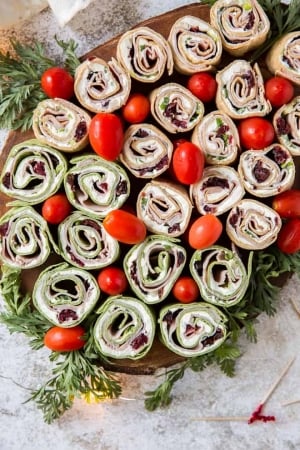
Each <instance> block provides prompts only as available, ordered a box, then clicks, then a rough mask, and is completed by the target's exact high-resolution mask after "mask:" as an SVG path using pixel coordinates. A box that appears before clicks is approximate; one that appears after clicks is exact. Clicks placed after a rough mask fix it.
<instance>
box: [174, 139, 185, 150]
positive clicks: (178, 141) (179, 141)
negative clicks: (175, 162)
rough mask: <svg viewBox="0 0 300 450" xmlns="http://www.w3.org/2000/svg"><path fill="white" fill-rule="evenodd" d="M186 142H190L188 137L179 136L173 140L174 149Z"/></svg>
mask: <svg viewBox="0 0 300 450" xmlns="http://www.w3.org/2000/svg"><path fill="white" fill-rule="evenodd" d="M185 142H189V141H188V140H187V139H184V138H178V139H174V141H173V150H175V149H176V148H177V147H179V145H181V144H184V143H185Z"/></svg>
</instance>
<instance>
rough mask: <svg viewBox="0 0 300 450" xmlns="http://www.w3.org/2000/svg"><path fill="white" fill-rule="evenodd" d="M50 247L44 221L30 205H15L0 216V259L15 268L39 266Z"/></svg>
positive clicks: (51, 243)
mask: <svg viewBox="0 0 300 450" xmlns="http://www.w3.org/2000/svg"><path fill="white" fill-rule="evenodd" d="M52 247H53V248H54V249H55V250H57V247H56V246H55V244H54V241H53V240H52V238H51V235H50V231H49V228H48V225H47V222H46V221H45V220H44V219H43V217H42V216H41V215H40V214H38V213H37V212H36V211H35V210H34V209H33V208H32V207H31V206H23V207H15V208H11V209H10V210H8V212H7V213H6V214H4V215H3V216H2V217H1V218H0V258H1V260H2V262H3V263H4V264H7V265H8V266H10V267H14V268H17V269H32V268H34V267H38V266H40V265H42V264H43V263H44V262H45V261H46V260H47V258H48V256H49V254H50V252H51V249H52Z"/></svg>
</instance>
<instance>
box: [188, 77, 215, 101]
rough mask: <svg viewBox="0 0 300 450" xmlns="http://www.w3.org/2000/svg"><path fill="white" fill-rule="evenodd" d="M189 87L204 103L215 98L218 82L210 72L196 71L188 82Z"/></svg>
mask: <svg viewBox="0 0 300 450" xmlns="http://www.w3.org/2000/svg"><path fill="white" fill-rule="evenodd" d="M187 88H188V89H189V90H190V91H191V93H192V94H194V95H195V96H196V97H197V98H199V100H201V101H202V102H204V103H207V102H211V101H212V100H214V98H215V96H216V92H217V82H216V80H215V78H214V77H213V75H211V74H210V73H209V72H199V73H194V75H192V76H191V77H190V78H189V79H188V82H187Z"/></svg>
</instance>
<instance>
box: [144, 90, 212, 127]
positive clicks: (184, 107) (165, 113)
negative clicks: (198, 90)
mask: <svg viewBox="0 0 300 450" xmlns="http://www.w3.org/2000/svg"><path fill="white" fill-rule="evenodd" d="M150 103H151V113H152V115H153V117H154V118H155V120H156V121H157V122H158V123H159V124H160V125H161V126H162V127H163V128H164V129H165V130H167V131H169V133H179V132H185V131H190V130H192V129H193V128H194V127H195V126H196V125H197V123H199V122H200V120H201V119H202V117H203V115H204V106H203V103H202V102H201V101H200V100H199V99H198V98H197V97H195V96H194V95H193V94H192V93H191V92H190V91H189V90H188V89H186V88H185V87H183V86H181V85H180V84H178V83H167V84H164V85H162V86H159V87H158V88H156V89H154V90H153V91H152V92H151V93H150Z"/></svg>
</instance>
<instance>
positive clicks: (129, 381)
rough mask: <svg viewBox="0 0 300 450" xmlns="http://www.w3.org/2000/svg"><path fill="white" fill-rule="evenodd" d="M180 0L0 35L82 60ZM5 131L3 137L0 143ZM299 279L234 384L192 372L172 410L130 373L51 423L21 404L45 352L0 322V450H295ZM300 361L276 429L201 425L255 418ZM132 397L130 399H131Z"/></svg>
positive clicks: (282, 394) (281, 392) (112, 6)
mask: <svg viewBox="0 0 300 450" xmlns="http://www.w3.org/2000/svg"><path fill="white" fill-rule="evenodd" d="M189 3H190V2H188V1H179V0H164V1H163V2H158V1H157V0H139V1H135V2H132V1H130V0H126V1H122V2H120V1H119V0H99V1H97V0H94V3H93V4H91V5H90V6H89V7H88V8H87V9H85V10H84V11H82V12H80V13H79V14H78V15H77V16H76V17H75V18H74V19H73V20H72V21H71V22H70V23H69V24H68V25H67V26H65V27H64V28H63V29H61V28H60V27H59V26H58V24H57V22H56V21H55V18H54V17H53V15H52V13H51V11H50V10H49V9H48V10H45V11H43V12H41V13H39V14H38V15H36V16H35V17H33V18H32V19H31V20H30V21H26V22H24V23H22V24H20V25H18V26H16V27H14V28H10V29H8V30H6V31H0V43H1V47H2V48H4V47H5V46H6V45H7V43H8V39H9V38H10V37H15V38H17V39H20V40H22V41H23V42H24V41H28V42H32V41H34V40H36V39H38V40H40V41H41V42H43V43H44V44H45V46H46V48H47V49H48V51H49V53H50V54H55V52H56V51H57V48H56V47H55V45H54V43H53V36H54V34H57V35H58V37H59V38H63V39H68V38H70V37H72V38H74V39H75V40H76V41H77V42H78V43H79V54H84V53H85V52H87V51H88V50H90V49H92V48H93V47H95V46H96V45H98V44H99V43H101V42H105V41H106V40H107V39H109V38H111V37H112V36H114V35H115V34H118V33H120V32H122V31H124V30H126V29H127V28H128V27H130V26H133V25H135V24H136V23H138V22H140V21H141V20H143V19H146V18H148V17H150V16H153V15H157V14H160V13H162V12H165V11H167V10H170V9H172V8H175V7H177V6H181V5H184V4H189ZM4 137H5V133H4V132H3V131H2V132H1V134H0V138H1V142H2V143H3V139H4ZM299 289H300V282H299V280H298V279H297V277H295V276H294V277H293V278H292V279H291V280H290V281H289V282H288V284H287V285H286V286H285V287H284V288H283V290H282V294H281V300H280V305H279V309H278V313H277V314H276V316H275V317H272V318H269V317H266V316H264V315H262V316H261V317H260V318H259V321H258V325H257V331H258V343H257V344H251V343H249V342H248V341H246V339H243V340H242V345H243V356H242V357H241V358H240V360H239V361H238V364H237V372H236V377H235V378H233V379H230V378H227V377H226V376H225V375H223V374H221V372H220V371H219V369H218V368H215V367H211V368H209V369H207V370H206V371H205V372H202V373H200V374H195V373H192V372H187V373H186V375H185V377H184V379H183V380H181V381H180V382H178V383H177V385H176V387H175V389H174V392H173V403H172V404H171V406H170V407H168V408H167V409H160V410H157V411H155V412H153V413H149V412H147V411H146V410H145V409H144V405H143V392H145V391H146V390H149V389H152V388H154V387H155V386H157V384H158V383H159V380H158V379H157V378H156V377H154V376H125V375H122V376H121V377H120V378H121V380H122V383H123V398H122V399H119V400H115V401H107V402H104V403H101V404H98V405H87V404H86V403H84V402H83V401H76V402H75V405H74V407H73V408H72V409H71V410H70V411H68V412H67V413H65V414H64V416H63V417H62V418H61V419H60V420H58V421H56V422H55V423H53V424H52V425H50V426H49V425H46V424H45V423H44V422H43V419H42V416H41V413H40V412H39V411H38V410H37V409H36V406H35V404H34V403H26V404H24V403H23V402H24V401H25V400H26V399H27V397H28V390H27V389H30V388H36V387H37V386H38V385H39V384H40V383H43V382H44V381H46V379H47V378H48V376H49V369H50V366H49V363H48V352H47V351H46V350H45V351H39V352H33V351H32V350H31V349H30V348H29V346H28V345H27V343H26V340H25V339H24V337H23V336H21V335H13V336H11V335H9V334H8V332H7V330H6V329H5V328H4V327H3V326H0V361H1V366H0V378H1V382H0V416H1V419H0V449H1V450H19V449H22V450H41V449H45V450H46V449H47V450H135V449H139V448H143V449H145V450H152V449H153V450H154V449H160V448H164V449H166V450H169V449H170V450H171V449H174V450H177V449H188V448H199V449H206V450H215V449H220V448H226V449H228V450H231V449H232V450H244V449H246V448H247V449H251V450H294V449H295V450H296V449H299V448H300V427H299V419H300V403H297V404H294V405H291V406H286V407H284V406H282V403H284V402H286V401H289V400H295V399H300V382H299V370H300V358H299V356H298V353H299V344H300V318H299V316H298V315H297V314H296V312H295V310H294V309H293V308H292V306H291V303H290V298H294V299H295V300H298V298H299ZM294 356H296V360H295V362H294V364H293V365H292V367H291V369H290V370H289V372H288V374H287V375H286V376H285V377H284V379H283V380H282V382H281V383H280V385H279V386H278V387H277V389H276V390H275V392H274V393H273V395H272V396H271V398H270V400H269V401H268V404H267V407H266V409H265V413H266V414H274V415H275V416H276V418H277V420H276V422H275V423H266V424H263V423H261V422H257V423H255V424H253V425H248V424H247V423H245V422H223V423H220V422H200V421H197V420H195V419H196V418H199V417H201V416H240V415H241V416H249V415H250V414H251V412H252V411H253V409H254V408H255V407H256V406H257V405H258V404H259V403H260V401H261V400H262V398H263V397H264V396H265V394H266V393H267V392H268V390H269V388H270V386H272V384H273V382H274V381H275V380H276V379H277V377H278V376H279V374H280V373H281V371H282V369H283V368H284V367H285V365H286V364H287V362H288V361H289V360H290V359H291V358H292V357H294ZM125 398H130V399H132V400H126V399H125Z"/></svg>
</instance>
